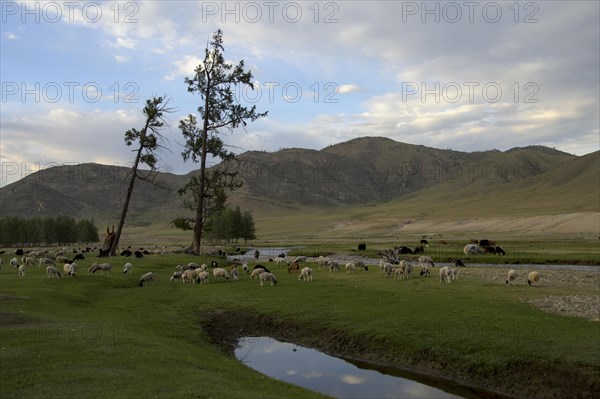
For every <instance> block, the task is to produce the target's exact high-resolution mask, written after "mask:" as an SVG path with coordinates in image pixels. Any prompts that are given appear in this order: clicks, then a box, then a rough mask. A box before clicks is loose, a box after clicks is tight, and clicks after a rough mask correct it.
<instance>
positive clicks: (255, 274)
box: [250, 267, 265, 280]
mask: <svg viewBox="0 0 600 399" xmlns="http://www.w3.org/2000/svg"><path fill="white" fill-rule="evenodd" d="M263 273H265V269H262V268H260V267H258V268H256V269H254V270H252V274H250V278H251V279H253V280H254V279H255V278H259V277H260V275H261V274H263Z"/></svg>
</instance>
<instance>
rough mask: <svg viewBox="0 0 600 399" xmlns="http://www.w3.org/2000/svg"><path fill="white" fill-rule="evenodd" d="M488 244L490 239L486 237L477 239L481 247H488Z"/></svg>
mask: <svg viewBox="0 0 600 399" xmlns="http://www.w3.org/2000/svg"><path fill="white" fill-rule="evenodd" d="M490 245H491V244H490V240H486V239H483V240H479V246H480V247H482V248H485V247H489V246H490Z"/></svg>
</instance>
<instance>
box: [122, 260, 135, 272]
mask: <svg viewBox="0 0 600 399" xmlns="http://www.w3.org/2000/svg"><path fill="white" fill-rule="evenodd" d="M132 269H133V265H132V264H131V263H129V262H127V263H125V265H123V274H127V273H130V272H131V270H132Z"/></svg>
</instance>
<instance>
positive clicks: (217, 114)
mask: <svg viewBox="0 0 600 399" xmlns="http://www.w3.org/2000/svg"><path fill="white" fill-rule="evenodd" d="M223 53H224V48H223V32H222V31H221V30H220V29H219V30H217V31H216V32H215V33H214V34H213V36H212V39H211V40H210V43H209V45H208V46H207V48H206V49H205V51H204V59H203V60H202V62H201V63H200V65H198V66H197V67H196V68H195V70H194V75H193V76H192V77H186V78H185V84H186V85H187V91H188V92H189V93H191V94H195V95H198V96H199V104H198V105H199V106H198V108H197V112H198V114H197V115H196V114H189V115H188V116H187V117H185V118H183V119H182V120H181V121H180V122H179V129H180V130H181V133H182V135H183V138H184V151H183V152H182V154H181V155H182V157H183V160H184V161H192V162H193V163H196V164H200V167H199V173H198V175H194V176H192V177H191V178H190V180H189V181H188V182H187V183H186V184H185V185H184V186H183V187H182V188H181V189H179V190H178V193H179V194H180V195H181V196H184V195H186V197H187V198H188V199H186V200H185V201H184V207H185V208H186V209H188V210H190V211H192V213H193V215H192V216H182V217H179V218H177V219H175V220H173V221H172V225H173V226H175V227H178V228H182V229H184V230H193V232H194V236H193V240H192V244H191V245H190V247H189V248H188V252H190V253H193V254H196V255H198V254H199V253H200V248H201V246H202V237H203V233H205V232H206V233H208V232H210V234H211V235H212V236H213V238H219V239H226V240H231V239H237V238H244V239H246V240H247V239H252V238H255V237H254V230H255V229H254V222H253V221H252V223H251V224H252V227H250V223H249V220H251V218H252V216H251V215H250V214H249V213H244V215H246V216H245V218H244V215H242V217H241V218H240V220H246V223H247V224H248V227H247V228H245V230H244V233H242V232H241V230H240V229H241V228H240V227H239V226H240V225H241V224H240V223H241V222H240V223H237V222H236V223H233V225H236V226H237V227H231V226H230V225H231V223H230V222H225V221H224V220H226V219H227V218H230V217H232V216H231V215H230V210H227V208H226V206H225V203H226V201H227V193H228V192H229V191H233V190H236V189H238V188H240V187H241V185H242V183H241V181H240V180H239V179H238V175H237V172H235V171H233V170H232V168H230V167H229V165H230V164H231V162H233V161H234V160H235V155H234V153H232V152H231V151H229V150H228V149H227V146H226V145H225V143H224V142H223V141H222V140H221V138H220V137H219V136H220V135H222V134H224V133H228V132H232V131H233V130H235V129H238V128H245V127H246V126H247V124H248V122H253V121H255V120H257V119H259V118H262V117H265V116H267V112H264V113H259V112H257V111H256V106H252V107H250V108H247V107H244V106H242V105H241V104H239V103H238V99H237V98H236V95H235V93H239V92H241V91H240V88H243V87H244V86H245V87H248V88H250V89H252V90H254V84H255V83H254V82H253V76H252V73H251V72H250V71H246V70H245V67H244V61H243V60H242V61H240V62H239V63H238V64H237V65H234V64H233V63H231V62H229V61H226V60H225V57H224V55H223ZM167 104H168V99H167V98H166V97H165V96H163V97H153V98H152V99H150V100H147V101H146V106H145V107H144V109H143V110H142V113H143V114H144V118H145V122H144V126H143V127H142V128H141V129H140V130H138V129H130V130H128V131H127V132H126V134H125V143H126V144H127V145H128V146H132V145H135V150H134V152H135V154H136V156H135V159H134V162H133V167H132V169H131V173H130V175H131V180H130V181H129V187H128V190H127V194H126V197H125V201H124V204H123V209H122V212H121V217H120V220H119V224H118V228H117V232H116V235H115V237H114V239H112V240H111V241H109V244H105V245H108V246H109V248H104V249H106V250H108V249H110V253H111V254H112V255H114V254H115V251H116V248H117V246H118V245H119V239H120V236H121V230H122V227H123V224H124V222H125V217H126V215H127V209H128V206H129V200H130V198H131V194H132V192H133V187H134V183H135V180H136V178H144V179H151V175H152V172H154V171H156V167H157V159H158V158H157V155H156V154H157V151H158V150H160V149H161V148H164V146H163V144H164V142H165V140H164V138H163V137H162V136H161V134H160V130H161V129H162V128H163V127H164V126H165V117H166V114H167V113H170V112H172V111H173V109H172V108H169V107H168V106H167ZM209 158H210V159H212V160H213V161H220V164H219V166H218V167H214V168H208V167H207V160H208V159H209ZM140 163H142V164H146V165H148V166H149V167H150V173H149V174H146V175H145V176H141V175H140V174H139V172H138V166H139V165H140ZM233 212H234V215H237V211H233ZM240 213H241V211H240ZM235 217H236V218H237V216H235ZM224 223H229V224H227V225H226V226H225V225H224ZM232 229H233V230H232Z"/></svg>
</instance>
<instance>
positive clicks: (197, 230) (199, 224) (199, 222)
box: [192, 78, 211, 255]
mask: <svg viewBox="0 0 600 399" xmlns="http://www.w3.org/2000/svg"><path fill="white" fill-rule="evenodd" d="M206 86H207V89H206V93H205V98H204V120H203V128H202V146H201V149H200V151H201V154H200V181H199V182H198V208H196V223H195V224H194V242H193V243H192V251H193V253H195V254H196V255H200V247H201V246H202V229H203V228H204V180H205V176H206V153H207V148H206V143H207V140H208V122H209V120H208V115H209V112H208V107H209V101H208V99H209V97H210V87H211V82H210V78H208V79H207V85H206Z"/></svg>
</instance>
